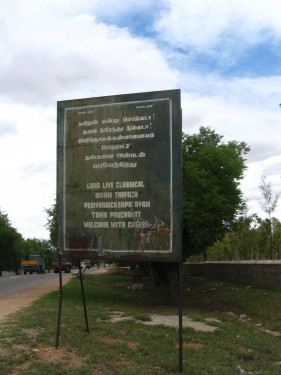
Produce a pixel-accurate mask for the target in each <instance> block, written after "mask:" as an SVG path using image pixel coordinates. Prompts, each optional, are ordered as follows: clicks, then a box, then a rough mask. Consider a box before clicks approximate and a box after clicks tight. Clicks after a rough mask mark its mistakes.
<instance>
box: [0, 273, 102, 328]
mask: <svg viewBox="0 0 281 375" xmlns="http://www.w3.org/2000/svg"><path fill="white" fill-rule="evenodd" d="M93 272H94V273H103V272H106V269H96V268H93V267H92V268H91V269H90V270H86V273H93ZM71 277H72V274H71V273H67V274H66V273H64V272H63V273H62V282H63V285H64V284H65V283H66V282H67V281H68V280H69V279H70V278H71ZM58 289H59V275H58V274H57V273H55V274H54V273H45V274H44V275H40V274H39V275H37V274H32V275H19V276H14V275H13V276H5V277H3V276H2V277H0V321H1V320H3V319H8V318H9V316H10V314H12V313H14V312H15V311H17V310H19V309H21V308H23V307H26V306H29V305H30V304H31V303H32V302H34V301H36V300H37V299H38V298H40V297H42V296H43V295H44V294H47V293H49V292H52V291H54V290H58Z"/></svg>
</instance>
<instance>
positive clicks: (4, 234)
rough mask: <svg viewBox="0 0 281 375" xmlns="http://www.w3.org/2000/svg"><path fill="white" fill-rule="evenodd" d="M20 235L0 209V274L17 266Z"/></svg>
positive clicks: (20, 241) (20, 243) (20, 242)
mask: <svg viewBox="0 0 281 375" xmlns="http://www.w3.org/2000/svg"><path fill="white" fill-rule="evenodd" d="M22 243H23V239H22V236H21V235H20V234H19V233H18V231H17V230H16V229H15V228H13V226H12V224H11V222H10V221H9V219H8V215H7V214H6V213H3V212H1V211H0V274H1V271H4V270H15V269H17V268H19V263H20V250H21V246H22Z"/></svg>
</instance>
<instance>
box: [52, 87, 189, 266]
mask: <svg viewBox="0 0 281 375" xmlns="http://www.w3.org/2000/svg"><path fill="white" fill-rule="evenodd" d="M57 118H58V127H57V131H58V134H57V142H58V143H57V212H58V241H59V250H60V251H67V252H71V251H73V252H76V253H77V252H79V251H81V253H82V252H85V251H89V252H91V256H92V257H96V258H101V259H117V258H118V259H128V260H150V261H181V258H182V256H181V254H182V251H181V231H182V228H181V131H182V130H181V107H180V90H168V91H157V92H146V93H137V94H126V95H116V96H106V97H97V98H88V99H79V100H67V101H60V102H58V117H57Z"/></svg>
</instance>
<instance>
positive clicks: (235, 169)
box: [182, 127, 250, 256]
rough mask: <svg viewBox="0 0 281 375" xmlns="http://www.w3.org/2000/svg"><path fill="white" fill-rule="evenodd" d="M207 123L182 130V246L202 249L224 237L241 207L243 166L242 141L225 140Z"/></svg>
mask: <svg viewBox="0 0 281 375" xmlns="http://www.w3.org/2000/svg"><path fill="white" fill-rule="evenodd" d="M222 139H223V137H222V136H220V135H218V134H216V133H215V131H213V130H211V129H210V128H209V127H201V128H200V129H199V134H193V135H187V134H185V133H184V134H183V140H182V163H183V250H184V255H185V256H190V255H192V254H199V253H205V254H206V250H207V248H208V246H210V245H212V244H213V243H214V242H215V241H216V240H218V239H220V238H222V237H223V235H224V233H226V231H227V230H229V229H230V228H231V227H232V226H233V225H234V223H235V218H236V217H237V215H238V214H239V213H240V212H242V211H243V208H244V206H245V202H244V199H243V195H242V192H241V190H240V181H241V179H242V178H243V175H244V171H245V169H246V165H245V159H244V158H243V155H245V154H247V152H249V150H250V149H249V147H248V146H247V145H246V143H245V142H237V141H230V142H227V143H224V142H223V141H222Z"/></svg>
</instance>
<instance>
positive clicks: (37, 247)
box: [23, 238, 57, 269]
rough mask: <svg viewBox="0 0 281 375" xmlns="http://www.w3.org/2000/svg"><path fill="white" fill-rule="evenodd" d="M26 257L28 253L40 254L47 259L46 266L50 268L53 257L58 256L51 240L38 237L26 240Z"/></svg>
mask: <svg viewBox="0 0 281 375" xmlns="http://www.w3.org/2000/svg"><path fill="white" fill-rule="evenodd" d="M23 247H24V257H26V256H28V255H40V256H41V257H42V258H44V259H45V262H46V268H48V269H50V268H51V265H52V259H54V258H55V257H56V255H57V254H56V251H55V249H54V247H53V246H52V245H51V243H50V241H47V240H42V239H38V238H27V239H26V240H25V241H24V245H23Z"/></svg>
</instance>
